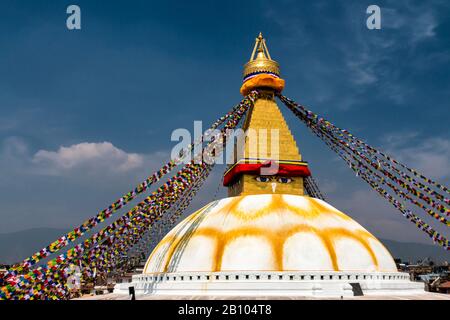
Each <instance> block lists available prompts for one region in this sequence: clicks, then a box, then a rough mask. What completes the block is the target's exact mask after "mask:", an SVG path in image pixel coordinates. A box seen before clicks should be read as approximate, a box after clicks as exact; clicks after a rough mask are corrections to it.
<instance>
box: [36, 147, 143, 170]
mask: <svg viewBox="0 0 450 320" xmlns="http://www.w3.org/2000/svg"><path fill="white" fill-rule="evenodd" d="M32 162H33V163H34V164H36V165H39V166H40V167H41V168H42V169H45V170H47V172H53V173H58V172H61V171H64V170H71V169H74V168H81V167H82V168H93V169H96V168H106V169H111V170H118V171H120V172H125V171H129V170H132V169H135V168H138V167H140V166H141V165H142V164H143V162H144V161H143V156H142V155H139V154H137V153H127V152H125V151H123V150H121V149H119V148H117V147H115V146H114V145H113V144H112V143H110V142H100V143H92V142H82V143H79V144H74V145H71V146H69V147H64V146H61V147H60V148H59V149H58V150H57V151H48V150H39V151H38V152H37V153H36V154H35V155H34V156H33V158H32Z"/></svg>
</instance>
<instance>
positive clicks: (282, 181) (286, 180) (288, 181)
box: [278, 177, 292, 183]
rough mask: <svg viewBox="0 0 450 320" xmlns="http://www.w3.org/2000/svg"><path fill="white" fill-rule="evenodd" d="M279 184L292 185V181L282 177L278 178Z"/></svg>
mask: <svg viewBox="0 0 450 320" xmlns="http://www.w3.org/2000/svg"><path fill="white" fill-rule="evenodd" d="M278 182H279V183H291V182H292V179H291V178H287V177H280V178H278Z"/></svg>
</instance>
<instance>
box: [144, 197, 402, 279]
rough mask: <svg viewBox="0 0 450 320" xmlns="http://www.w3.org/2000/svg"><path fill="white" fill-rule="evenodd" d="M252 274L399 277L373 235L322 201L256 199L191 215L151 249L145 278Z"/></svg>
mask: <svg viewBox="0 0 450 320" xmlns="http://www.w3.org/2000/svg"><path fill="white" fill-rule="evenodd" d="M255 270H258V271H310V270H315V271H362V272H369V271H370V272H374V271H379V272H395V271H397V269H396V266H395V263H394V260H393V259H392V257H391V255H390V253H389V252H388V250H386V248H385V247H384V246H383V245H382V244H381V242H380V241H378V240H377V238H376V237H375V236H373V235H372V234H371V233H370V232H368V231H367V230H366V229H364V228H363V227H362V226H361V225H360V224H359V223H357V222H356V221H354V220H353V219H352V218H350V217H349V216H347V215H345V214H344V213H342V212H340V211H339V210H337V209H335V208H334V207H332V206H331V205H329V204H327V203H326V202H324V201H322V200H319V199H315V198H311V197H307V196H296V195H287V194H260V195H247V196H238V197H230V198H225V199H222V200H218V201H214V202H212V203H210V204H208V205H206V206H205V207H203V208H202V209H200V210H198V211H197V212H195V213H193V214H192V215H190V216H188V217H187V218H186V219H184V220H183V221H182V222H181V223H179V224H178V225H177V226H176V227H175V228H173V229H172V230H171V231H170V232H169V233H168V234H167V235H166V236H165V237H164V238H163V239H162V241H161V242H160V243H159V244H158V246H157V247H156V248H155V249H154V251H153V252H152V254H151V255H150V257H149V259H148V261H147V263H146V266H145V268H144V274H153V273H161V272H170V273H172V272H197V271H201V272H220V271H255Z"/></svg>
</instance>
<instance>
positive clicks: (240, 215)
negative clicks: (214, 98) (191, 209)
mask: <svg viewBox="0 0 450 320" xmlns="http://www.w3.org/2000/svg"><path fill="white" fill-rule="evenodd" d="M283 88H284V80H283V79H281V78H280V69H279V65H278V63H277V62H276V61H274V60H272V58H271V57H270V54H269V51H268V48H267V45H266V41H265V39H264V38H263V37H262V35H261V34H260V35H259V36H258V37H257V38H256V43H255V46H254V49H253V52H252V54H251V58H250V61H249V62H248V63H247V64H246V65H245V67H244V83H243V85H242V87H241V93H242V94H243V95H246V94H248V93H249V92H250V91H251V90H254V89H257V90H258V91H259V92H260V95H259V98H258V99H257V101H256V102H255V104H254V106H253V107H252V109H251V110H249V112H248V114H247V118H246V119H245V122H244V125H243V129H244V130H245V131H249V130H253V131H255V132H259V131H261V130H266V131H267V132H268V133H267V134H266V135H263V136H264V137H265V138H262V139H261V138H259V139H258V140H257V143H255V142H254V141H251V140H250V139H249V137H248V136H247V137H246V138H245V143H244V147H243V150H242V152H240V153H239V152H238V153H237V154H238V155H236V157H235V161H234V162H235V163H234V164H233V165H231V166H230V167H229V168H228V170H227V171H226V172H225V174H224V185H225V186H226V187H227V188H228V197H227V198H225V199H221V200H217V201H213V202H211V203H209V204H208V205H206V206H205V207H203V208H201V209H200V210H198V211H197V212H195V213H193V214H191V215H190V216H188V217H187V218H185V219H184V220H183V221H182V222H181V223H179V224H178V225H177V226H176V227H175V228H173V229H172V230H171V231H170V232H169V233H168V234H167V235H166V236H165V237H164V238H163V239H162V241H161V242H160V243H159V244H158V245H157V246H156V248H155V249H154V250H153V252H152V253H151V254H150V256H149V258H148V260H147V263H146V265H145V268H144V270H143V273H142V274H139V275H135V276H133V278H132V282H131V283H122V284H118V285H117V286H116V288H115V293H128V288H129V287H130V286H134V288H135V292H136V294H137V295H140V294H153V295H209V296H256V297H258V296H319V297H327V296H330V297H339V296H353V295H355V294H364V295H377V294H380V295H386V294H388V295H389V294H395V295H398V294H416V293H423V292H424V288H423V284H421V283H415V282H411V281H410V279H409V275H408V274H406V273H400V272H398V271H397V268H396V265H395V263H394V260H393V258H392V256H391V254H390V253H389V251H388V250H387V249H386V248H385V247H384V246H383V244H382V243H381V242H380V241H379V240H378V239H377V238H376V237H375V236H374V235H372V234H371V233H370V232H369V231H367V230H366V229H365V228H364V227H362V226H361V225H360V224H359V223H357V222H356V221H355V220H353V219H352V218H350V217H349V216H348V215H346V214H344V213H342V212H340V211H339V210H337V209H336V208H334V207H333V206H331V205H330V204H328V203H326V202H325V201H323V200H320V199H316V198H313V197H310V196H308V195H306V194H305V191H304V190H305V187H304V184H305V183H304V179H306V178H307V177H308V176H310V174H311V173H310V170H309V168H308V163H306V162H304V161H303V159H302V155H301V153H300V151H299V148H298V146H297V144H296V141H295V139H294V137H293V135H292V133H291V131H290V130H289V127H288V125H287V124H286V121H285V119H284V117H283V115H282V113H281V111H280V109H279V108H278V106H277V104H276V102H275V99H274V98H275V97H274V95H275V93H276V92H280V91H281V90H283ZM270 131H275V132H276V133H277V134H276V135H271V134H270ZM259 137H261V136H259ZM274 140H276V141H274ZM274 142H275V144H277V143H278V145H279V148H274V150H273V149H272V148H269V147H268V146H272V145H273V144H274ZM268 149H270V150H268ZM268 164H269V165H270V166H269V167H272V165H273V166H274V167H275V168H276V170H273V171H272V172H271V171H270V169H267V167H268ZM264 169H267V170H264Z"/></svg>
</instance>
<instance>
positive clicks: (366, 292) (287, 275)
mask: <svg viewBox="0 0 450 320" xmlns="http://www.w3.org/2000/svg"><path fill="white" fill-rule="evenodd" d="M129 287H134V290H135V293H136V295H137V296H142V297H145V296H147V295H148V296H161V297H162V299H164V297H165V296H171V297H182V296H186V297H188V299H189V297H193V296H200V297H201V296H205V297H206V296H208V297H211V296H212V297H214V296H217V297H220V296H223V297H225V298H227V297H241V296H242V297H255V298H256V299H257V298H258V297H287V298H292V297H312V298H341V297H355V296H389V295H394V296H402V295H404V296H407V295H409V296H415V295H421V294H424V293H425V291H424V284H423V283H421V282H412V281H410V280H409V275H408V274H407V273H400V272H329V271H328V272H319V271H314V272H286V271H283V272H213V273H206V272H182V273H158V274H140V275H134V276H133V277H132V280H131V282H129V283H120V284H117V285H116V286H115V288H114V294H118V295H125V296H128V293H129Z"/></svg>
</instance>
